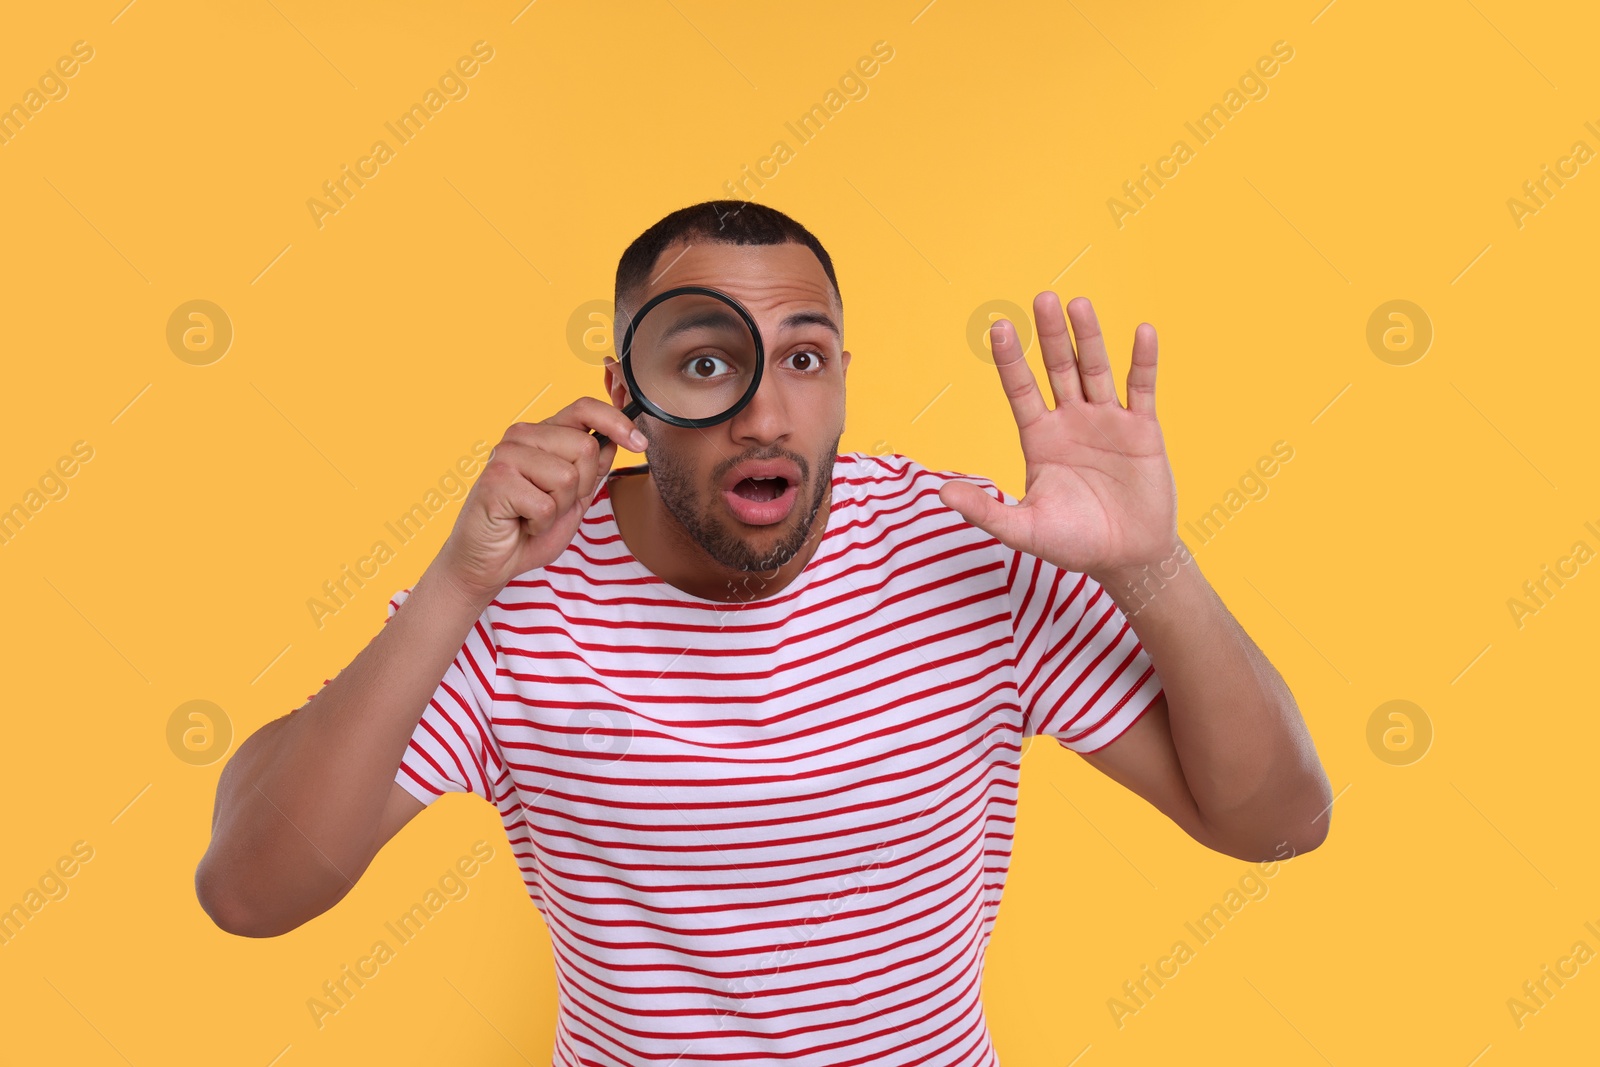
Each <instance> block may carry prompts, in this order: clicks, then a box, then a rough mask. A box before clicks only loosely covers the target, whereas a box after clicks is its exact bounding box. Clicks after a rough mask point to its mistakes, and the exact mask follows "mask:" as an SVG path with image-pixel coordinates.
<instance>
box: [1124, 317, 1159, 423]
mask: <svg viewBox="0 0 1600 1067" xmlns="http://www.w3.org/2000/svg"><path fill="white" fill-rule="evenodd" d="M1128 410H1129V411H1143V412H1147V413H1150V414H1154V413H1155V410H1156V328H1155V327H1154V326H1152V325H1150V324H1149V323H1148V322H1141V323H1140V324H1139V325H1138V326H1137V327H1135V328H1134V331H1133V366H1131V367H1129V368H1128Z"/></svg>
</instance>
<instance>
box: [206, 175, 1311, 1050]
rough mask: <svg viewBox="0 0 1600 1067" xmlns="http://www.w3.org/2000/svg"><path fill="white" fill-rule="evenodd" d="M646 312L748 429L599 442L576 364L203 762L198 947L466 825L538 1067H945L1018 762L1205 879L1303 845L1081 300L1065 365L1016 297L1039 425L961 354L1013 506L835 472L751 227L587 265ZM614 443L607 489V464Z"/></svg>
mask: <svg viewBox="0 0 1600 1067" xmlns="http://www.w3.org/2000/svg"><path fill="white" fill-rule="evenodd" d="M680 285H705V286H710V287H713V288H715V289H718V290H721V291H723V292H725V293H728V294H730V295H732V296H734V297H735V298H737V299H738V300H739V301H740V302H741V303H742V304H743V305H744V306H745V307H746V308H748V309H749V310H750V312H751V314H752V315H753V317H754V318H755V320H756V322H757V324H758V326H759V329H760V331H761V336H762V340H763V343H764V346H765V352H766V364H765V371H764V376H763V379H762V382H761V385H760V388H759V389H758V391H757V393H756V395H755V397H754V398H753V399H752V400H751V402H750V403H749V404H748V406H746V407H745V408H744V409H742V410H741V411H740V412H739V413H738V414H736V415H735V416H734V417H732V418H731V419H729V420H727V421H725V422H722V423H720V424H718V425H715V426H711V427H706V428H699V429H686V428H681V427H675V426H672V425H669V424H666V423H664V422H660V421H658V420H655V419H653V418H651V417H649V416H648V415H641V416H640V417H639V418H638V419H637V420H633V421H630V420H629V419H627V418H626V417H625V416H624V415H623V413H622V412H623V409H625V408H626V407H627V405H628V403H629V401H630V400H631V397H629V396H628V394H627V386H626V383H625V382H624V380H623V378H622V376H621V375H620V374H619V373H618V365H617V364H616V363H615V362H614V361H608V362H607V365H606V378H605V381H606V389H607V392H608V393H609V395H610V400H611V403H610V404H609V405H607V404H605V403H602V402H601V401H599V400H596V399H593V398H588V397H584V398H579V399H578V400H576V401H574V402H573V403H572V404H570V405H569V406H567V407H566V408H564V409H563V410H562V411H560V412H558V413H557V414H556V415H554V416H552V417H551V418H549V419H547V420H545V421H544V422H542V423H539V424H537V425H528V424H522V423H519V424H517V425H514V426H512V427H511V428H510V429H509V430H508V431H507V433H506V435H505V437H504V439H503V440H501V441H500V443H499V444H498V445H497V446H496V448H495V451H494V453H493V454H492V456H491V459H490V461H489V462H488V464H487V465H486V467H485V469H484V471H483V473H482V475H481V476H480V477H479V480H478V482H477V483H476V484H475V485H474V487H473V489H472V491H471V493H470V494H469V495H468V498H467V499H466V500H465V501H464V502H463V505H462V510H461V515H460V517H459V519H458V521H457V523H456V526H455V528H454V530H453V531H452V533H451V535H450V538H449V540H448V541H447V542H446V544H445V546H444V547H443V549H442V550H441V552H440V554H439V557H438V558H437V559H436V560H435V561H434V562H433V564H432V565H430V566H429V568H428V569H427V571H426V572H425V573H424V574H423V575H422V577H421V578H420V579H419V581H418V582H417V584H416V586H415V588H414V589H410V590H402V591H401V592H400V593H398V594H397V595H396V598H395V600H394V601H392V602H391V605H390V617H389V620H388V623H387V625H386V626H384V627H383V628H382V630H381V632H380V633H379V634H378V635H377V636H375V637H374V639H373V641H372V642H371V644H369V645H368V647H367V648H366V649H364V650H363V651H362V652H361V654H360V655H359V656H357V657H356V659H355V660H354V661H353V662H352V663H351V664H350V666H349V667H347V668H346V669H345V670H343V671H342V672H340V673H339V675H338V676H337V677H335V678H334V679H332V680H331V681H329V682H328V683H327V684H326V685H325V686H324V687H323V689H322V690H321V692H319V693H318V694H317V695H316V696H315V697H314V698H313V699H312V700H311V701H310V702H309V703H308V704H306V705H305V706H304V707H302V708H300V709H298V710H297V711H295V712H293V713H291V714H290V715H288V716H286V717H285V718H282V719H279V720H276V721H274V722H271V723H268V724H267V725H266V726H264V727H262V728H261V729H260V730H258V731H257V732H256V734H255V735H253V736H252V737H251V738H249V739H248V740H247V741H246V742H245V743H244V744H243V745H242V746H241V747H240V749H239V751H238V752H237V753H236V754H235V755H234V757H233V758H232V760H231V761H230V763H229V764H228V766H227V768H226V769H225V771H224V773H223V775H222V780H221V782H220V783H219V787H218V800H217V813H216V818H215V821H214V831H213V839H212V843H211V847H210V849H209V850H208V852H207V854H206V856H205V858H204V859H203V860H202V862H201V864H200V868H199V870H198V871H197V874H196V884H197V889H198V892H199V894H200V899H201V902H202V903H203V905H204V906H205V908H206V910H207V912H208V913H209V914H210V915H211V916H212V917H213V919H214V920H215V921H216V922H217V923H218V925H220V926H222V927H223V928H224V929H227V930H230V931H232V932H235V933H238V934H244V935H249V936H272V935H275V934H279V933H282V932H284V931H286V930H289V929H292V928H294V927H295V926H298V925H299V924H301V923H304V922H305V921H307V920H308V919H310V918H312V917H314V916H315V915H317V914H320V913H321V912H322V911H324V910H326V909H327V908H329V907H331V906H332V905H333V904H334V903H335V902H337V900H339V899H340V898H341V897H342V896H343V895H344V893H345V892H346V891H348V889H349V888H350V886H351V885H353V884H354V881H355V879H357V878H359V877H360V874H361V872H362V871H363V870H365V869H366V866H367V865H368V863H370V861H371V859H372V857H373V855H374V854H376V852H377V851H378V849H379V848H381V847H382V845H383V844H384V843H385V842H386V841H388V840H389V839H390V838H391V837H392V836H393V835H394V834H395V833H396V832H397V831H398V830H399V828H400V827H401V826H402V825H404V824H405V823H406V822H407V821H408V820H409V819H410V818H411V817H412V816H414V815H415V814H416V813H417V812H418V811H420V810H421V809H422V808H423V807H424V806H426V805H428V804H431V803H432V802H433V801H434V800H436V799H437V798H438V797H439V796H441V795H443V794H444V793H447V792H472V793H475V794H477V795H478V796H480V797H483V798H484V799H486V800H488V801H490V802H492V803H493V804H495V806H496V807H497V809H498V810H499V812H500V814H501V817H502V819H503V821H504V823H505V827H506V832H507V836H508V839H509V841H510V843H511V845H512V848H513V850H514V852H515V854H516V856H517V860H518V863H519V866H520V868H521V871H522V874H523V878H524V881H525V882H526V884H527V887H528V892H529V895H530V897H531V898H532V900H533V902H534V904H535V905H536V906H537V907H538V909H539V911H540V913H541V914H542V916H543V918H544V920H545V923H546V925H547V927H548V929H549V931H550V936H551V946H552V950H553V952H554V954H555V961H556V971H557V975H558V979H559V987H560V1003H559V1010H558V1028H557V1034H556V1043H555V1051H554V1059H555V1062H556V1063H559V1064H574V1065H575V1064H578V1063H596V1064H617V1063H620V1064H635V1063H639V1064H643V1063H652V1064H661V1063H676V1064H681V1065H690V1064H714V1063H728V1062H741V1061H743V1062H754V1061H756V1060H768V1059H773V1060H782V1061H783V1062H787V1063H790V1064H796V1065H798V1064H813V1063H815V1064H821V1063H829V1064H851V1063H862V1064H868V1063H870V1064H899V1063H911V1062H918V1063H923V1062H927V1063H946V1064H985V1063H994V1062H995V1056H994V1050H993V1047H992V1045H991V1044H990V1040H989V1034H988V1031H987V1028H986V1026H985V1022H984V1016H983V1010H982V1004H981V1000H980V996H979V986H980V981H981V977H982V966H983V957H984V951H985V949H986V947H987V945H988V941H989V937H990V933H991V931H992V928H993V923H994V920H995V916H996V912H997V909H998V908H999V905H1000V898H1001V891H1002V889H1003V886H1004V883H1005V877H1006V871H1007V867H1008V863H1009V858H1010V842H1011V827H1012V824H1013V821H1014V811H1015V805H1016V796H1017V782H1018V777H1017V776H1018V770H1019V765H1020V755H1021V750H1022V745H1023V744H1024V743H1025V742H1026V740H1027V739H1029V738H1031V737H1033V736H1035V735H1037V734H1047V735H1049V736H1052V737H1055V738H1056V739H1057V740H1058V742H1059V743H1061V744H1062V745H1064V746H1065V747H1067V748H1069V749H1072V750H1073V751H1076V752H1078V753H1080V754H1082V755H1083V756H1084V758H1085V759H1086V760H1088V761H1089V763H1090V764H1092V765H1093V766H1094V767H1096V768H1097V769H1099V770H1100V771H1102V772H1104V773H1105V774H1107V775H1109V776H1111V777H1112V778H1113V779H1115V780H1116V781H1118V782H1121V783H1122V784H1124V785H1125V786H1127V787H1128V788H1129V789H1131V790H1133V791H1134V792H1136V793H1138V794H1139V795H1140V796H1142V797H1144V798H1145V799H1147V800H1148V801H1149V802H1150V803H1151V804H1153V805H1155V806H1156V807H1157V808H1159V809H1160V810H1161V811H1162V812H1164V813H1165V814H1166V815H1167V816H1168V817H1170V818H1171V819H1172V820H1173V821H1174V822H1175V823H1177V824H1178V826H1180V827H1181V828H1182V829H1183V830H1185V831H1186V832H1187V833H1188V834H1189V835H1190V836H1192V837H1194V838H1195V839H1196V840H1197V841H1200V842H1201V843H1203V844H1205V845H1207V846H1208V847H1210V848H1213V849H1215V850H1217V851H1220V852H1224V853H1226V854H1228V855H1231V856H1237V857H1240V858H1244V859H1252V860H1257V859H1267V858H1279V859H1281V858H1282V857H1283V855H1284V850H1285V848H1287V849H1292V850H1293V851H1294V852H1304V851H1306V850H1308V849H1311V848H1315V847H1316V846H1317V845H1318V844H1320V843H1321V841H1322V840H1323V838H1324V837H1325V835H1326V833H1327V827H1328V820H1329V810H1328V809H1329V807H1330V806H1331V800H1330V796H1329V789H1328V783H1327V779H1326V777H1325V775H1324V774H1323V771H1322V768H1321V766H1320V764H1319V762H1318V760H1317V756H1316V753H1315V750H1314V748H1313V746H1312V743H1311V741H1310V738H1309V736H1308V735H1307V732H1306V729H1305V725H1304V723H1303V722H1302V720H1301V718H1300V715H1299V712H1298V710H1297V708H1296V706H1295V703H1294V700H1293V697H1292V696H1291V695H1290V693H1289V691H1288V689H1287V687H1286V686H1285V685H1284V683H1283V681H1282V679H1281V678H1280V677H1279V676H1278V674H1277V672H1276V671H1275V670H1274V669H1273V668H1272V666H1271V664H1270V663H1268V662H1267V660H1266V659H1265V658H1264V657H1263V656H1262V654H1261V652H1260V651H1259V650H1258V649H1257V648H1256V647H1255V645H1254V644H1253V643H1252V642H1251V640H1250V638H1249V637H1248V636H1247V635H1246V634H1245V633H1244V632H1243V631H1242V630H1241V629H1240V628H1239V626H1238V625H1237V623H1235V621H1234V620H1233V618H1232V617H1231V616H1230V615H1229V614H1228V612H1227V610H1226V608H1224V607H1223V605H1222V603H1221V602H1220V600H1218V598H1217V596H1216V594H1215V593H1214V592H1213V591H1212V590H1211V588H1210V586H1209V585H1208V584H1207V583H1206V581H1205V579H1204V578H1203V577H1202V576H1201V575H1200V573H1199V570H1198V567H1197V565H1196V564H1195V563H1194V561H1193V560H1192V559H1191V558H1190V557H1189V555H1188V553H1187V551H1186V550H1185V549H1184V546H1183V544H1182V542H1181V541H1180V540H1179V538H1178V536H1177V530H1176V492H1175V488H1174V483H1173V479H1172V473H1171V468H1170V466H1169V464H1168V462H1167V458H1166V455H1165V449H1164V446H1163V444H1162V440H1161V434H1160V430H1159V428H1158V425H1157V422H1156V418H1155V411H1154V384H1155V363H1156V343H1155V333H1154V331H1153V330H1152V329H1151V328H1150V327H1149V326H1148V325H1141V326H1140V328H1139V329H1138V331H1136V334H1135V340H1134V348H1133V365H1132V369H1131V370H1130V372H1129V375H1128V404H1127V406H1126V407H1124V406H1123V405H1121V404H1119V403H1118V402H1117V395H1116V390H1115V387H1114V386H1113V384H1112V378H1111V374H1110V365H1109V361H1108V359H1107V356H1106V351H1105V346H1104V343H1103V341H1102V339H1101V337H1100V333H1099V329H1098V326H1097V324H1096V322H1095V318H1094V314H1093V310H1092V308H1090V306H1089V304H1088V301H1086V300H1077V301H1074V302H1073V304H1072V305H1071V306H1069V309H1068V310H1070V311H1071V313H1072V326H1073V331H1074V333H1075V335H1076V339H1077V351H1076V353H1074V350H1073V343H1072V340H1071V337H1070V335H1069V333H1068V327H1067V322H1066V320H1065V318H1064V317H1063V314H1062V309H1061V307H1060V305H1059V304H1058V303H1057V301H1056V298H1055V296H1054V294H1051V293H1042V294H1040V295H1039V297H1038V298H1037V299H1036V300H1035V302H1034V313H1035V316H1036V318H1037V320H1038V331H1039V337H1040V344H1041V348H1042V349H1043V354H1044V362H1045V365H1046V368H1047V370H1048V374H1049V379H1050V383H1051V387H1052V391H1053V393H1054V395H1055V406H1054V407H1053V408H1052V407H1050V406H1048V405H1046V403H1045V402H1044V400H1043V398H1042V397H1041V395H1040V393H1039V389H1038V386H1037V384H1036V382H1035V380H1034V378H1033V375H1032V372H1031V371H1029V369H1028V367H1027V364H1026V363H1025V362H1024V360H1023V356H1022V352H1021V351H1020V348H1019V344H1018V341H1017V336H1016V332H1015V330H1014V328H1013V327H1012V326H1011V324H1009V323H1005V322H1001V323H999V324H997V326H996V328H995V329H994V331H993V332H992V338H993V345H994V353H995V362H996V365H997V367H998V370H999V373H1000V379H1001V384H1002V385H1003V387H1004V388H1005V390H1006V392H1007V395H1008V396H1009V397H1010V402H1011V408H1012V411H1013V414H1014V415H1015V417H1016V422H1017V426H1018V429H1019V432H1020V436H1021V445H1022V451H1023V455H1024V457H1025V459H1026V463H1027V475H1026V478H1027V480H1026V486H1025V495H1024V497H1023V499H1022V501H1021V502H1020V503H1018V502H1017V501H1016V500H1015V499H1014V498H1012V497H1010V496H1009V495H1008V494H1005V493H1003V492H1001V491H1000V490H999V489H998V488H996V486H995V485H994V483H993V482H991V481H989V480H987V479H984V478H980V477H971V476H966V475H961V474H955V473H952V472H941V471H931V470H928V469H926V468H924V467H922V466H921V465H920V464H918V463H916V462H915V461H913V460H910V459H908V458H907V457H905V456H901V455H889V456H869V455H865V454H863V453H860V452H852V453H848V454H844V455H840V454H838V453H837V451H836V450H837V447H838V443H839V440H840V435H841V432H842V430H843V426H844V417H845V389H844V386H845V373H846V370H847V369H848V367H849V364H850V353H849V352H847V351H845V350H844V349H843V342H842V338H843V304H842V301H841V299H840V294H839V288H838V284H837V279H836V277H835V275H834V271H833V265H832V261H831V260H830V258H829V257H828V254H827V252H826V251H824V250H823V248H822V246H821V244H820V243H819V242H818V241H817V240H816V238H815V237H814V236H812V235H811V233H810V232H809V231H807V230H806V229H805V228H804V227H802V226H800V225H799V224H798V223H796V222H795V221H794V220H792V219H790V218H789V217H788V216H786V215H783V214H782V213H780V212H778V211H775V210H772V209H770V208H765V207H761V206H758V205H755V204H744V203H740V202H737V201H713V202H709V203H705V204H700V205H696V206H694V207H690V208H685V209H683V210H681V211H677V212H674V213H673V214H671V215H668V216H667V217H666V218H665V219H663V220H661V222H659V223H657V224H656V225H655V226H653V227H652V228H651V229H649V230H647V231H646V232H645V233H644V234H643V235H641V236H640V237H639V238H638V240H636V241H635V242H634V243H633V245H632V246H631V247H630V248H629V249H628V251H627V252H626V253H625V254H624V255H623V257H622V260H621V262H620V264H619V266H618V270H617V292H616V304H617V313H618V321H619V322H623V321H628V320H629V319H630V318H631V316H632V315H633V314H635V313H636V309H638V308H639V307H640V306H641V305H642V304H643V303H644V302H645V301H646V300H647V299H649V297H650V296H652V295H654V294H655V293H659V292H662V291H664V290H666V289H669V288H675V287H677V286H680ZM590 429H595V430H599V431H600V432H601V433H603V434H605V435H606V436H607V437H608V438H609V439H610V442H608V443H607V444H606V445H605V446H604V447H600V448H597V447H596V443H597V442H596V439H595V438H594V437H593V436H591V435H590V433H589V432H588V431H589V430H590ZM635 430H637V431H639V433H640V436H639V437H637V438H633V437H631V435H632V434H634V432H635ZM619 441H623V442H629V441H631V446H632V447H633V448H635V449H642V450H643V452H644V455H645V457H646V460H647V462H646V463H645V464H642V465H640V466H638V467H634V468H625V469H620V470H615V471H613V470H612V469H611V463H612V460H613V458H614V456H615V452H616V448H617V444H616V443H614V442H619ZM758 482H763V483H766V484H765V485H758V484H757V483H758ZM774 497H775V499H776V501H777V502H776V503H772V504H764V505H761V506H755V505H752V504H751V503H750V501H751V500H752V499H755V498H761V499H770V498H774ZM1169 705H1170V708H1169ZM1113 740H1115V741H1116V742H1117V743H1116V744H1112V743H1111V742H1112V741H1113Z"/></svg>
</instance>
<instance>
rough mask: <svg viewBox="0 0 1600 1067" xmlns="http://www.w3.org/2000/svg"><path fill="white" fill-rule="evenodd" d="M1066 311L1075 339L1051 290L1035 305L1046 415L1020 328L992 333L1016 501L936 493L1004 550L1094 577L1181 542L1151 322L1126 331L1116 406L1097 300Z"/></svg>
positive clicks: (954, 486)
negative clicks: (1046, 385)
mask: <svg viewBox="0 0 1600 1067" xmlns="http://www.w3.org/2000/svg"><path fill="white" fill-rule="evenodd" d="M1066 310H1067V312H1069V313H1070V314H1071V317H1072V334H1069V333H1068V331H1067V320H1066V316H1065V315H1064V314H1063V312H1062V307H1061V302H1060V300H1059V299H1058V298H1057V297H1056V295H1055V294H1054V293H1052V292H1048V291H1047V292H1043V293H1040V294H1039V295H1038V296H1036V297H1035V298H1034V301H1033V315H1034V320H1035V322H1036V324H1037V326H1038V333H1039V346H1040V349H1041V350H1042V352H1043V355H1044V364H1045V369H1046V371H1047V372H1048V375H1049V379H1050V389H1051V392H1052V393H1054V395H1055V407H1054V408H1051V407H1049V406H1048V405H1046V404H1045V401H1044V397H1043V396H1042V395H1041V394H1040V392H1039V384H1038V382H1037V381H1036V380H1035V379H1034V376H1033V371H1032V370H1031V369H1029V367H1028V364H1027V362H1026V361H1025V359H1024V353H1023V351H1022V347H1021V345H1020V344H1019V343H1018V339H1017V331H1016V327H1015V326H1013V325H1012V323H1010V322H1009V321H1007V320H1005V319H1001V320H999V321H998V322H996V323H995V324H994V326H993V327H992V328H991V330H990V339H991V343H992V345H993V349H994V361H995V368H996V369H997V370H998V371H999V372H1000V383H1001V385H1002V386H1003V387H1004V388H1005V391H1006V396H1007V397H1008V398H1009V399H1010V401H1011V413H1012V415H1013V416H1014V417H1015V418H1016V422H1017V431H1018V434H1019V435H1020V437H1021V441H1022V456H1023V460H1024V461H1025V463H1026V464H1027V480H1026V483H1025V485H1024V488H1023V496H1022V498H1021V499H1020V500H1019V501H1018V502H1017V503H1016V504H1015V505H1007V504H1003V503H1001V502H1000V501H998V500H995V499H994V498H993V497H991V496H988V495H987V494H985V493H984V492H983V490H981V489H979V488H978V487H977V486H975V485H972V484H971V483H969V482H950V483H947V484H946V485H945V486H944V487H943V488H942V489H940V491H939V498H940V499H941V500H943V501H944V502H945V504H947V505H948V506H950V507H952V508H954V509H955V510H956V511H957V512H959V513H960V514H961V515H962V517H963V518H965V519H966V520H967V521H968V522H970V523H972V524H973V525H975V526H978V527H980V528H982V529H984V530H986V531H988V532H989V533H991V534H993V535H994V536H995V537H996V538H998V539H999V540H1000V541H1001V542H1002V543H1003V544H1006V545H1008V546H1010V547H1012V548H1015V549H1019V550H1021V551H1024V552H1027V553H1029V554H1030V555H1034V556H1038V557H1039V558H1040V559H1043V560H1045V561H1047V562H1049V563H1053V564H1055V565H1056V566H1058V567H1061V568H1063V569H1064V570H1071V571H1077V572H1080V573H1083V574H1089V575H1091V576H1096V575H1101V574H1106V573H1109V572H1111V571H1114V570H1117V569H1119V568H1133V567H1138V566H1141V565H1144V564H1153V563H1156V562H1158V561H1161V560H1163V559H1166V558H1168V557H1169V556H1171V555H1172V554H1173V553H1174V552H1175V551H1176V549H1177V546H1178V543H1179V542H1178V533H1177V487H1176V486H1175V484H1174V483H1173V480H1172V465H1171V463H1169V462H1168V460H1167V451H1166V446H1165V444H1164V443H1163V441H1162V437H1161V427H1160V425H1159V423H1157V421H1156V412H1155V388H1156V331H1155V327H1153V326H1151V325H1150V324H1149V323H1140V324H1139V326H1138V328H1137V329H1135V330H1134V335H1133V364H1132V366H1131V367H1129V369H1128V388H1127V393H1128V403H1127V406H1126V407H1124V406H1123V405H1122V404H1121V403H1119V402H1118V400H1117V388H1116V385H1115V383H1114V382H1113V380H1112V376H1111V361H1110V360H1109V359H1108V358H1107V356H1106V346H1105V338H1103V337H1102V336H1101V334H1100V324H1099V322H1098V320H1097V319H1096V318H1095V314H1094V307H1093V305H1091V304H1090V303H1089V301H1088V300H1087V299H1086V298H1084V297H1077V298H1076V299H1074V300H1072V301H1071V302H1070V303H1069V304H1068V305H1067V309H1066ZM1073 335H1076V338H1077V352H1076V353H1074V351H1073Z"/></svg>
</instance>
